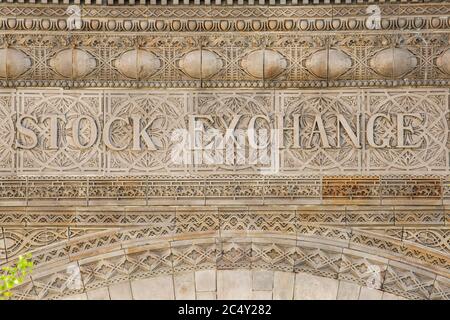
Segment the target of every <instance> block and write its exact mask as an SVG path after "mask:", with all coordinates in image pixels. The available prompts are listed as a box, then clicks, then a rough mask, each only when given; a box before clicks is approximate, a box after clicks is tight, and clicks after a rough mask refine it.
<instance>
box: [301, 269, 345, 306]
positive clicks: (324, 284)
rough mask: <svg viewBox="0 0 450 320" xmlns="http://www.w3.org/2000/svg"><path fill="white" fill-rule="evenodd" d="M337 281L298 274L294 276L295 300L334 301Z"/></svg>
mask: <svg viewBox="0 0 450 320" xmlns="http://www.w3.org/2000/svg"><path fill="white" fill-rule="evenodd" d="M337 291H338V280H335V279H329V278H323V277H318V276H313V275H309V274H304V273H303V274H302V273H298V274H296V275H295V289H294V299H295V300H335V299H336V297H337Z"/></svg>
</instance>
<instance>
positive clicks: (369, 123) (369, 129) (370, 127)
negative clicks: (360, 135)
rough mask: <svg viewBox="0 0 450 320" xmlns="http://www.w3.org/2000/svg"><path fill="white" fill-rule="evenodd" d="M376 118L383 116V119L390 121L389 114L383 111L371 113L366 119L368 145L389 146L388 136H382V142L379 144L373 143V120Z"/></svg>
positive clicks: (373, 146) (375, 146) (374, 146)
mask: <svg viewBox="0 0 450 320" xmlns="http://www.w3.org/2000/svg"><path fill="white" fill-rule="evenodd" d="M378 118H384V119H386V120H388V121H389V122H390V121H391V118H390V117H389V116H387V115H385V114H384V113H375V114H373V115H372V116H371V117H370V118H369V120H368V121H367V142H368V143H369V146H371V147H372V148H386V147H389V141H390V138H389V137H386V138H384V139H383V142H382V143H381V144H376V143H375V137H374V132H373V129H374V126H375V121H376V120H377V119H378Z"/></svg>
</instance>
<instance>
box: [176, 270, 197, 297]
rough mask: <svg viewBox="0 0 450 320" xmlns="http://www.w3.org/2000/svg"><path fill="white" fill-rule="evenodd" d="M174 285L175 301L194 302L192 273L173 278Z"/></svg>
mask: <svg viewBox="0 0 450 320" xmlns="http://www.w3.org/2000/svg"><path fill="white" fill-rule="evenodd" d="M173 282H174V284H175V299H177V300H195V280H194V273H193V272H189V273H180V274H175V275H174V276H173Z"/></svg>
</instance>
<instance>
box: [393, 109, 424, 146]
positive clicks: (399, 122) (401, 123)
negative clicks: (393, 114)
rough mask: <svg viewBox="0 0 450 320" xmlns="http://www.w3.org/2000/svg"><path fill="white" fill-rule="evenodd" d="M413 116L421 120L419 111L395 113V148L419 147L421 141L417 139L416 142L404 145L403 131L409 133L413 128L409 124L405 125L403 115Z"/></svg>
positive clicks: (412, 131)
mask: <svg viewBox="0 0 450 320" xmlns="http://www.w3.org/2000/svg"><path fill="white" fill-rule="evenodd" d="M407 116H409V117H413V118H416V119H420V121H423V119H422V117H421V115H420V113H399V114H397V148H419V147H420V144H421V142H422V141H418V142H417V143H416V144H411V145H406V144H405V136H404V133H405V132H409V133H411V134H413V133H414V129H413V127H412V125H411V124H409V125H408V126H405V121H404V120H405V117H407Z"/></svg>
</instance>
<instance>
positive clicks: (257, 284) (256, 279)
mask: <svg viewBox="0 0 450 320" xmlns="http://www.w3.org/2000/svg"><path fill="white" fill-rule="evenodd" d="M252 273H253V290H255V291H260V290H263V291H267V290H270V291H272V288H273V271H262V270H261V271H260V270H253V271H252Z"/></svg>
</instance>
